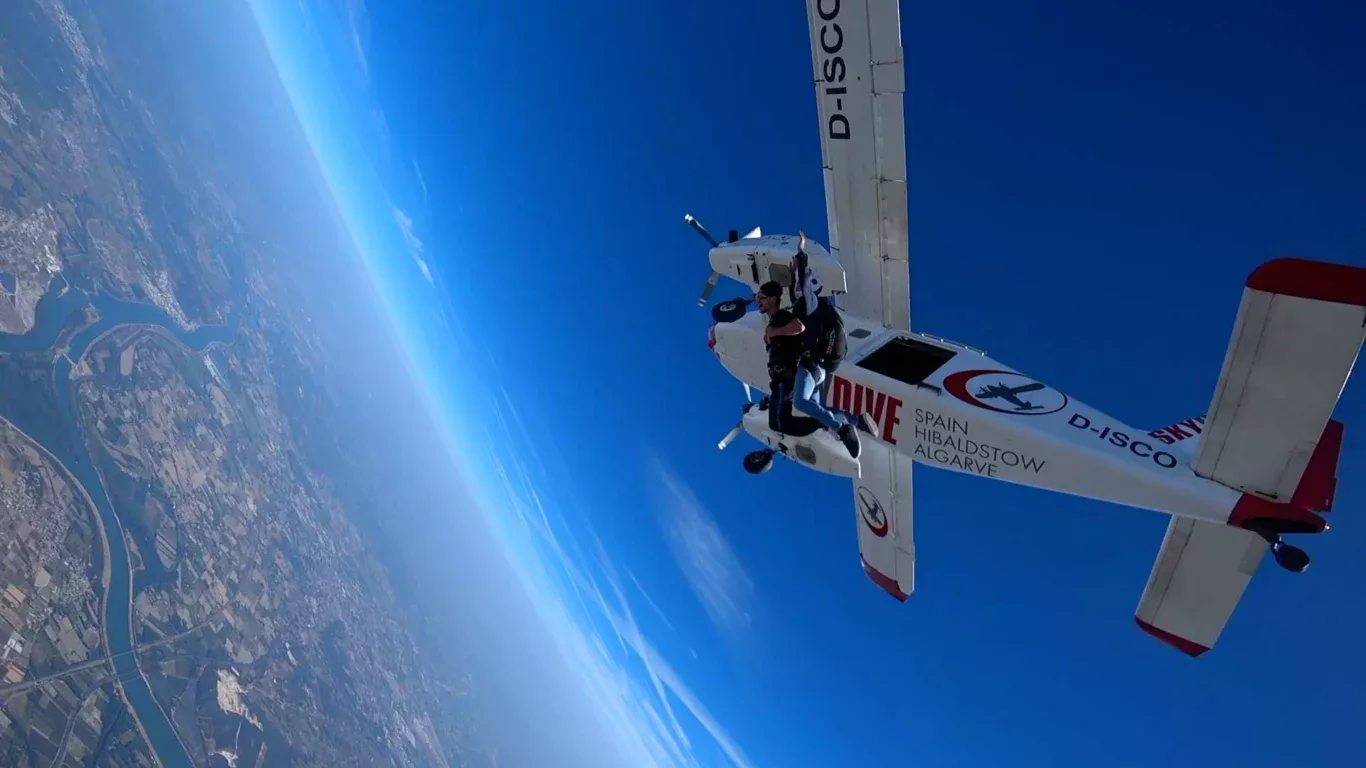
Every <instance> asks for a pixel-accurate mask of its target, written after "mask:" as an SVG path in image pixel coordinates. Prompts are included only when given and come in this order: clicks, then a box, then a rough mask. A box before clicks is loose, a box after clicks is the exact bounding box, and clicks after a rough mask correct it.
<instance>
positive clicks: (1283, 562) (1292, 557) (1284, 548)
mask: <svg viewBox="0 0 1366 768" xmlns="http://www.w3.org/2000/svg"><path fill="white" fill-rule="evenodd" d="M1271 554H1272V555H1274V556H1275V558H1276V564H1277V565H1279V566H1280V567H1282V568H1284V569H1286V570H1287V571H1290V572H1291V573H1304V571H1305V569H1307V568H1308V567H1309V554H1308V553H1307V552H1305V551H1304V550H1302V549H1300V548H1299V547H1296V546H1292V545H1290V544H1286V543H1284V542H1282V543H1280V544H1277V545H1276V546H1274V547H1272V548H1271Z"/></svg>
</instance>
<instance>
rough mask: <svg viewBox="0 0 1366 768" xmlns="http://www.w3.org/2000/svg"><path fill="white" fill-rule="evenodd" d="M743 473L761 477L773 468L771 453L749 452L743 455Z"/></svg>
mask: <svg viewBox="0 0 1366 768" xmlns="http://www.w3.org/2000/svg"><path fill="white" fill-rule="evenodd" d="M744 465H745V471H746V472H748V473H750V474H751V475H762V474H763V473H765V472H767V471H769V470H770V469H772V468H773V452H772V451H751V452H749V453H747V454H745V461H744Z"/></svg>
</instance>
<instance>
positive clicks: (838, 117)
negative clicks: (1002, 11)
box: [806, 0, 911, 331]
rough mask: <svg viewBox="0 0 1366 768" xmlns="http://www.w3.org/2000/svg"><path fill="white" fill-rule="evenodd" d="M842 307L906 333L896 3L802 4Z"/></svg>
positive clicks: (901, 77)
mask: <svg viewBox="0 0 1366 768" xmlns="http://www.w3.org/2000/svg"><path fill="white" fill-rule="evenodd" d="M806 15H807V22H808V24H809V26H810V32H811V59H812V67H813V70H814V72H815V75H816V100H817V104H818V111H819V113H820V126H821V165H822V166H823V168H824V175H825V207H826V220H827V221H828V222H829V226H830V232H829V238H828V239H829V247H830V252H831V254H832V255H834V256H835V258H837V259H839V261H840V264H841V266H843V267H844V271H845V276H846V284H847V287H848V291H847V293H845V294H844V295H843V296H842V297H841V298H840V299H839V301H838V304H839V305H840V307H842V308H843V309H845V310H848V311H851V312H853V313H854V314H857V315H859V316H861V317H866V318H868V319H871V320H879V321H881V323H882V324H883V325H884V326H886V327H888V328H892V329H896V330H903V331H909V330H910V325H911V306H910V304H911V284H910V270H909V263H908V258H909V255H908V254H909V234H908V232H907V211H906V205H907V202H906V125H905V112H904V111H903V106H902V103H903V100H902V95H903V94H904V92H905V90H906V72H905V67H904V65H903V63H902V58H901V9H900V7H899V5H898V2H897V0H807V2H806Z"/></svg>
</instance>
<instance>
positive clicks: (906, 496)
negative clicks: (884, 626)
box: [854, 440, 915, 601]
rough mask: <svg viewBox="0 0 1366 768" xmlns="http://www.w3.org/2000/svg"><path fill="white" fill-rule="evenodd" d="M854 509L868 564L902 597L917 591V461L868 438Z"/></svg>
mask: <svg viewBox="0 0 1366 768" xmlns="http://www.w3.org/2000/svg"><path fill="white" fill-rule="evenodd" d="M859 461H860V463H861V464H862V477H860V478H858V479H857V480H855V481H854V515H855V522H856V524H857V525H858V548H859V556H860V557H861V558H862V560H863V570H864V572H866V573H867V574H868V577H869V578H871V579H872V580H873V582H874V583H875V584H877V585H878V586H879V587H882V588H883V589H885V590H886V591H887V593H888V594H890V595H891V596H892V597H895V598H896V599H898V600H903V601H904V600H905V599H906V598H907V597H909V596H910V594H911V592H913V591H915V516H914V514H913V513H914V510H915V497H914V494H913V492H912V488H913V486H912V482H911V469H912V467H914V464H913V462H912V461H911V460H910V459H908V458H906V457H904V456H901V455H900V454H898V453H897V452H896V451H895V450H892V448H891V447H890V446H887V445H884V444H883V443H879V442H876V441H874V440H864V441H863V453H862V454H860V456H859Z"/></svg>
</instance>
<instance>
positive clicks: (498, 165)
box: [256, 0, 1366, 766]
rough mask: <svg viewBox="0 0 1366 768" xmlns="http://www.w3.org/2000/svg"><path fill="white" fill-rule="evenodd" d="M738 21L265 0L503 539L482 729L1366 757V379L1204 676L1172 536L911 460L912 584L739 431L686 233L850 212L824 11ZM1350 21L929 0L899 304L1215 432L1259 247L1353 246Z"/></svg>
mask: <svg viewBox="0 0 1366 768" xmlns="http://www.w3.org/2000/svg"><path fill="white" fill-rule="evenodd" d="M730 5H731V4H727V3H719V2H716V3H702V4H692V5H689V6H686V7H674V8H667V9H665V8H651V7H647V6H648V4H622V5H621V6H620V7H617V8H602V7H592V8H587V7H562V6H560V5H559V4H552V3H540V2H533V3H530V4H525V5H524V6H522V7H521V9H520V12H521V13H523V14H525V15H521V16H519V15H517V13H514V11H513V10H512V9H510V8H507V7H505V6H504V5H501V4H491V3H490V4H467V5H463V6H461V7H459V8H449V7H444V6H438V5H437V4H426V5H424V4H420V3H411V2H396V3H391V4H385V5H384V6H382V7H381V6H380V5H379V4H372V5H371V6H370V7H367V6H365V5H363V4H362V3H361V1H360V0H349V1H348V2H343V3H340V4H334V5H331V6H329V7H327V8H325V9H324V8H322V7H320V6H314V5H313V4H310V3H307V2H305V3H302V4H300V5H290V6H284V5H276V6H271V7H266V6H265V4H259V5H258V6H257V7H256V11H257V17H258V20H259V21H260V22H261V27H262V30H263V33H264V34H265V36H266V38H267V40H268V42H269V44H270V47H271V50H272V55H273V56H274V58H275V60H276V63H277V67H278V68H279V70H280V73H281V76H282V78H283V79H284V81H285V83H286V86H287V88H288V89H289V91H290V93H291V97H292V99H293V100H294V104H295V108H296V111H297V112H298V114H299V117H300V119H301V121H302V122H303V124H304V126H305V129H306V131H307V132H308V134H309V137H310V140H311V142H312V145H313V149H314V153H315V156H316V157H317V159H318V161H319V164H320V165H321V167H322V168H323V169H324V172H325V174H326V175H327V177H328V181H329V183H330V184H331V186H332V189H333V192H334V194H335V196H336V198H337V200H338V203H339V205H340V208H341V210H342V211H343V214H344V216H345V217H346V219H347V221H348V224H349V227H350V230H351V235H352V237H353V238H354V240H355V241H356V243H357V245H358V249H359V251H360V252H361V253H362V254H363V256H364V259H365V264H366V269H367V270H368V272H369V274H370V276H371V278H372V280H373V281H374V283H375V285H376V287H377V290H379V292H380V293H381V294H382V296H383V297H384V300H385V302H386V304H387V306H388V307H389V308H390V311H391V319H392V321H393V326H394V333H395V342H396V343H397V344H400V345H401V346H402V348H403V349H404V350H405V353H406V357H407V360H408V365H409V371H410V373H411V374H412V375H413V377H414V378H415V379H417V380H419V381H420V382H422V384H423V391H424V392H425V394H426V402H425V403H424V405H425V407H426V408H427V409H428V410H429V411H430V412H431V413H432V415H433V418H436V419H439V420H440V421H441V422H442V423H443V424H444V425H445V426H446V430H445V435H446V439H447V450H448V452H449V454H450V457H451V460H452V462H453V465H454V466H455V467H456V468H457V470H458V472H459V476H460V477H461V478H462V480H463V484H464V486H465V490H466V492H467V494H468V496H469V498H470V499H472V500H473V503H472V504H453V505H452V509H451V512H450V513H451V514H452V515H468V514H472V509H477V510H478V511H479V512H480V513H481V514H482V518H483V519H484V520H485V521H486V523H487V528H488V531H489V535H490V538H489V539H488V540H484V539H480V540H478V541H462V542H453V543H452V552H453V556H456V557H459V556H462V555H463V553H464V552H469V551H471V550H472V549H474V548H482V547H486V546H489V542H495V544H494V546H496V547H497V548H498V550H499V551H501V552H502V553H503V554H504V556H505V559H506V562H507V563H508V564H509V565H510V567H511V568H512V570H513V572H514V573H515V574H516V577H517V579H518V581H519V583H520V585H521V587H522V595H521V597H518V598H517V601H518V604H517V605H512V604H511V603H509V605H508V607H507V613H506V614H505V615H503V614H498V615H491V616H485V617H482V618H481V622H482V623H483V625H484V626H485V628H486V630H487V631H488V632H490V633H494V634H495V635H496V636H498V637H500V638H504V639H505V646H506V654H505V655H504V656H503V657H502V658H498V659H494V660H491V661H488V662H486V663H485V665H484V666H483V667H481V669H480V670H479V671H478V673H477V674H479V675H487V676H493V677H498V676H505V677H507V678H508V679H516V680H517V682H516V683H515V684H513V685H512V687H513V688H515V689H516V691H517V692H518V695H517V696H515V697H513V698H512V699H510V700H506V701H505V700H500V703H499V704H498V706H501V707H512V708H514V709H516V710H517V712H501V711H500V712H495V713H493V714H494V716H496V717H503V716H507V717H509V718H513V719H518V721H519V722H522V721H525V722H527V723H528V727H529V728H531V733H530V735H529V736H525V737H524V738H519V739H516V741H518V742H519V743H511V741H512V740H511V739H510V740H509V743H507V744H505V745H503V751H504V754H505V756H506V760H507V761H508V762H509V763H510V764H519V763H517V761H518V760H519V759H520V760H522V761H524V762H533V761H544V760H546V759H547V757H546V756H549V755H557V754H558V755H563V754H568V750H571V749H572V750H577V754H579V755H588V754H596V753H598V752H600V751H602V750H608V749H610V750H612V751H614V752H615V753H616V754H617V755H618V760H619V764H622V765H641V764H660V765H693V764H697V765H726V764H735V765H740V766H749V765H813V766H816V765H834V764H843V763H845V762H846V761H847V760H848V756H849V755H851V754H857V755H860V756H862V757H864V758H865V759H866V761H867V762H878V761H882V762H892V763H895V764H907V763H910V764H916V765H927V766H939V765H980V764H1011V765H1057V764H1088V765H1089V764H1106V765H1153V764H1166V765H1196V764H1210V763H1215V764H1227V763H1234V762H1237V763H1238V764H1246V765H1257V764H1265V765H1279V764H1285V763H1291V764H1313V765H1335V764H1349V763H1350V759H1349V758H1350V757H1351V756H1354V755H1357V754H1359V753H1360V752H1361V750H1362V749H1363V748H1366V735H1363V733H1362V732H1361V730H1360V728H1359V727H1358V723H1359V722H1360V718H1361V716H1362V715H1363V714H1364V713H1366V663H1364V662H1363V660H1362V658H1361V655H1360V653H1359V651H1358V650H1357V649H1358V648H1360V647H1361V646H1362V641H1363V640H1366V620H1363V619H1362V616H1361V614H1360V611H1359V605H1360V602H1359V597H1358V593H1359V589H1358V586H1359V585H1360V584H1362V583H1363V581H1364V580H1366V562H1363V561H1362V559H1361V558H1360V557H1359V556H1358V554H1357V553H1358V552H1360V551H1361V548H1362V547H1363V546H1366V527H1364V526H1363V525H1362V524H1361V522H1360V515H1359V510H1361V509H1362V506H1363V505H1362V502H1363V500H1366V482H1363V481H1362V480H1361V479H1359V476H1355V477H1354V476H1353V475H1352V470H1351V467H1353V466H1355V465H1356V464H1357V463H1360V462H1362V461H1366V451H1363V449H1362V446H1363V443H1362V441H1361V440H1362V439H1361V437H1360V434H1359V432H1354V428H1353V425H1354V424H1366V394H1363V386H1362V384H1361V383H1360V382H1359V381H1355V380H1354V381H1353V382H1352V384H1351V385H1350V386H1349V388H1348V390H1347V392H1346V393H1345V395H1344V399H1343V401H1342V403H1341V405H1340V406H1339V411H1338V418H1340V419H1342V420H1343V421H1345V422H1346V423H1347V424H1348V431H1347V442H1346V447H1345V449H1344V456H1343V465H1344V467H1345V470H1344V474H1343V477H1342V480H1341V483H1340V488H1339V494H1338V506H1337V510H1338V511H1337V512H1336V515H1335V518H1334V528H1333V530H1332V531H1330V532H1329V534H1328V535H1326V536H1322V537H1318V538H1316V539H1313V540H1310V541H1308V542H1305V546H1306V548H1307V549H1308V550H1309V551H1310V552H1311V554H1312V555H1313V556H1314V557H1315V563H1314V566H1313V567H1312V568H1311V569H1310V571H1309V572H1308V573H1306V574H1303V575H1299V576H1293V575H1290V574H1286V573H1284V572H1281V571H1279V570H1278V569H1275V568H1274V567H1267V568H1263V569H1262V571H1261V573H1260V574H1259V575H1258V577H1257V579H1256V580H1254V582H1253V585H1252V587H1251V588H1250V589H1249V590H1248V593H1247V595H1246V596H1245V598H1244V601H1243V603H1242V605H1241V606H1240V608H1239V610H1238V612H1237V613H1236V614H1235V615H1234V617H1233V619H1232V621H1231V622H1230V624H1229V626H1228V628H1227V630H1226V631H1225V634H1224V636H1223V637H1222V638H1221V640H1220V644H1219V646H1218V647H1217V648H1216V649H1215V650H1214V651H1213V652H1211V653H1210V654H1207V655H1206V656H1205V657H1202V658H1200V659H1198V660H1191V659H1188V658H1186V657H1184V656H1181V655H1180V654H1178V653H1175V652H1174V651H1172V650H1171V649H1169V648H1167V647H1165V646H1163V645H1161V644H1160V643H1157V642H1155V641H1153V640H1152V639H1151V638H1149V637H1148V636H1146V635H1144V634H1143V633H1141V632H1139V631H1138V630H1137V628H1136V627H1135V626H1134V622H1133V618H1132V611H1133V608H1134V605H1135V604H1136V603H1137V600H1138V596H1139V594H1140V593H1141V591H1142V588H1143V585H1144V582H1145V580H1146V577H1147V575H1148V572H1149V569H1150V567H1151V564H1152V560H1153V557H1154V556H1155V554H1156V551H1157V548H1158V545H1159V543H1160V541H1161V537H1162V531H1163V529H1164V527H1165V525H1166V521H1165V519H1164V518H1162V517H1161V516H1159V515H1154V514H1150V513H1143V512H1138V511H1135V510H1128V509H1123V508H1119V507H1114V506H1109V505H1104V504H1099V503H1094V502H1087V501H1082V500H1078V499H1071V498H1065V497H1060V496H1054V495H1049V494H1045V493H1043V492H1038V491H1032V490H1029V489H1023V488H1016V487H1012V486H1006V485H1002V484H995V483H990V482H986V481H983V480H981V479H979V478H970V477H962V476H956V475H950V474H947V473H943V472H936V471H933V470H920V469H918V470H917V475H916V504H917V547H918V553H919V567H918V572H919V575H918V581H917V592H916V594H915V595H914V596H913V597H912V598H911V600H910V601H908V602H907V603H906V604H904V605H901V604H898V603H896V602H895V601H892V600H890V599H889V598H887V597H886V596H885V595H884V594H883V593H882V592H881V591H880V590H878V589H877V588H876V587H874V586H873V585H872V584H871V583H869V582H868V581H867V579H866V577H865V576H864V575H863V573H862V571H861V569H860V568H859V567H858V561H857V549H856V544H855V541H854V527H853V526H854V522H853V516H852V507H851V497H850V489H849V487H848V484H847V481H843V480H840V479H837V478H832V477H825V476H816V475H813V474H811V473H807V472H803V471H801V470H798V469H796V468H794V467H791V466H788V465H780V466H778V467H776V468H775V470H774V471H773V472H771V473H769V474H768V475H765V476H763V477H762V478H758V479H755V478H750V477H748V476H747V475H745V474H744V473H743V471H742V470H741V469H740V466H739V459H740V456H741V454H742V452H743V450H748V449H747V448H743V447H741V448H732V449H731V451H730V452H727V453H721V452H718V451H716V449H715V441H716V440H717V439H719V437H720V436H721V435H722V434H723V433H724V432H725V431H726V429H728V428H729V427H730V425H731V424H732V423H733V421H734V419H735V417H736V415H737V414H738V408H739V405H740V403H741V402H742V398H743V395H742V393H741V392H740V389H739V387H738V386H736V385H735V383H734V382H733V381H731V380H730V379H729V377H728V376H727V375H726V374H725V372H724V371H723V370H722V369H721V368H720V367H719V366H718V365H716V363H715V362H714V360H713V359H712V358H711V356H710V354H709V353H708V351H707V349H706V347H705V344H704V342H705V337H706V327H707V324H708V320H707V317H706V314H705V311H704V310H701V309H699V308H698V307H697V306H696V304H695V298H696V295H697V292H698V291H699V290H700V289H701V287H702V283H703V281H704V280H705V278H706V272H707V269H706V265H705V251H704V249H703V248H701V247H699V246H700V240H698V239H696V236H695V235H694V234H693V233H691V232H689V231H688V230H687V228H686V226H685V225H684V224H683V221H682V215H683V213H684V212H685V211H690V212H692V213H694V214H696V215H697V216H699V217H700V218H701V219H702V220H703V221H704V222H706V223H707V224H708V226H710V227H711V228H712V229H713V231H724V230H726V229H729V228H736V229H741V230H745V229H749V228H750V227H752V226H755V225H761V226H763V227H764V229H765V230H766V231H773V232H776V231H788V232H791V231H795V230H796V229H798V228H805V229H806V230H807V231H808V232H811V233H813V234H815V235H817V236H822V237H823V234H824V231H825V225H824V212H825V203H824V199H823V196H822V189H821V181H820V173H819V144H818V138H817V127H816V125H815V99H814V95H813V93H812V92H811V88H810V86H809V79H810V73H809V68H810V59H809V51H808V48H807V41H806V26H805V24H806V22H805V17H804V15H803V13H802V10H801V8H800V6H796V7H793V6H784V5H783V4H780V3H767V2H766V3H756V4H748V5H747V6H746V7H743V8H736V7H730ZM1360 14H1361V12H1360V11H1351V10H1343V9H1330V8H1326V7H1324V8H1314V9H1306V10H1301V11H1295V12H1293V13H1292V12H1291V11H1288V10H1283V9H1274V8H1271V7H1270V5H1269V4H1268V5H1265V6H1262V5H1253V6H1249V5H1248V4H1246V3H1243V4H1233V5H1228V6H1227V7H1222V6H1217V5H1192V4H1180V5H1179V6H1178V5H1176V4H1173V5H1171V6H1170V7H1164V6H1161V5H1156V4H1145V6H1144V8H1143V9H1142V10H1136V9H1135V8H1134V7H1127V6H1125V5H1122V4H1119V3H1105V2H1101V3H1095V2H1091V3H1080V2H1077V3H1066V4H1059V5H1055V6H1050V7H1049V8H1047V9H1042V8H1034V7H1026V6H1022V5H1020V4H1017V3H995V4H992V5H991V6H990V7H986V6H982V5H974V6H970V7H969V6H962V7H942V8H934V7H922V6H916V7H914V8H913V9H911V8H905V9H903V42H904V45H905V48H906V61H907V78H908V94H907V98H906V110H907V136H908V147H909V149H908V153H909V167H910V175H911V179H910V189H911V191H910V196H911V200H910V217H911V233H912V243H911V261H912V268H911V272H912V323H913V325H914V326H915V327H917V328H919V329H922V330H926V331H929V332H931V333H937V334H940V335H944V336H948V337H950V338H956V339H961V340H962V341H965V342H967V343H970V344H973V345H976V346H979V347H984V348H986V349H987V350H989V351H990V352H991V353H992V355H993V356H994V357H996V358H998V359H1000V360H1002V361H1004V362H1006V363H1007V364H1010V365H1013V366H1015V367H1017V368H1020V369H1022V370H1024V371H1027V372H1030V373H1031V374H1033V375H1036V376H1038V377H1040V378H1042V379H1044V380H1046V381H1049V382H1050V383H1052V384H1054V385H1055V386H1057V387H1059V388H1061V389H1063V390H1065V391H1067V392H1069V393H1071V394H1073V395H1074V396H1076V397H1079V398H1082V399H1084V400H1085V401H1086V402H1087V403H1088V404H1091V405H1093V406H1096V407H1098V408H1100V409H1102V410H1104V411H1107V412H1109V413H1112V414H1114V415H1115V416H1116V417H1118V418H1121V419H1123V420H1125V421H1128V422H1130V423H1132V424H1135V425H1138V426H1141V427H1148V428H1155V427H1159V426H1163V425H1166V424H1168V423H1171V422H1173V421H1177V420H1179V419H1183V418H1187V417H1190V416H1194V415H1197V414H1199V413H1202V412H1203V411H1204V409H1205V408H1206V406H1207V405H1208V402H1209V397H1210V393H1211V391H1212V388H1213V385H1214V379H1215V378H1216V377H1217V375H1218V371H1219V364H1220V361H1221V360H1222V355H1223V353H1224V349H1225V347H1226V345H1227V343H1228V334H1229V331H1230V328H1231V325H1232V321H1233V315H1234V312H1235V310H1236V308H1237V302H1238V299H1239V295H1240V290H1241V284H1242V281H1243V280H1244V279H1245V277H1246V276H1247V274H1248V273H1249V272H1250V271H1251V270H1252V269H1253V268H1254V267H1255V266H1256V265H1257V264H1259V263H1261V262H1263V261H1265V260H1267V259H1269V258H1274V257H1277V256H1282V255H1287V254H1297V255H1303V256H1308V257H1312V258H1319V259H1324V260H1330V261H1341V262H1346V263H1354V264H1362V263H1366V224H1363V219H1362V218H1361V216H1360V211H1361V210H1362V205H1363V203H1366V149H1363V147H1362V144H1361V142H1360V140H1359V137H1360V136H1361V135H1363V133H1362V132H1363V129H1366V95H1363V93H1362V92H1361V89H1360V88H1359V87H1357V86H1356V85H1355V83H1354V82H1353V81H1354V80H1355V79H1356V75H1357V74H1359V73H1360V72H1362V71H1366V53H1363V50H1362V49H1361V47H1360V46H1359V45H1355V44H1354V42H1353V39H1352V35H1351V34H1350V30H1354V29H1360V28H1361V24H1362V22H1363V20H1366V19H1363V18H1362V17H1361V15H1360ZM718 291H719V292H718V296H721V295H724V294H726V293H727V292H730V291H732V289H731V288H730V287H728V286H726V285H724V284H723V286H722V287H721V288H720V289H718ZM1360 429H1361V427H1357V430H1360ZM742 442H743V441H742ZM456 587H457V588H460V589H467V590H479V589H481V588H482V585H481V584H480V583H478V582H477V580H474V581H473V583H469V584H460V585H456ZM531 658H535V659H537V660H538V661H537V662H536V663H537V664H539V665H540V667H538V668H546V669H553V670H555V671H554V673H553V674H551V673H546V675H544V676H539V677H534V676H533V677H529V676H527V675H521V676H520V677H519V676H518V670H519V669H520V668H522V667H523V666H524V665H525V664H526V663H528V662H527V661H526V660H527V659H531ZM1271 660H1281V661H1283V663H1284V664H1283V668H1282V669H1281V671H1280V672H1279V673H1278V672H1277V670H1276V669H1275V667H1274V666H1271V665H1269V664H1268V662H1269V661H1271ZM1277 674H1280V675H1281V676H1282V677H1281V678H1279V679H1278V678H1277ZM509 702H510V703H509ZM490 706H494V705H493V704H490ZM1268 713H1271V714H1270V719H1269V720H1268ZM1268 727H1274V728H1276V737H1275V738H1274V739H1266V738H1262V739H1259V738H1256V736H1257V735H1259V732H1260V731H1262V730H1263V729H1266V728H1268ZM597 764H610V761H608V760H603V761H602V762H600V763H597Z"/></svg>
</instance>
